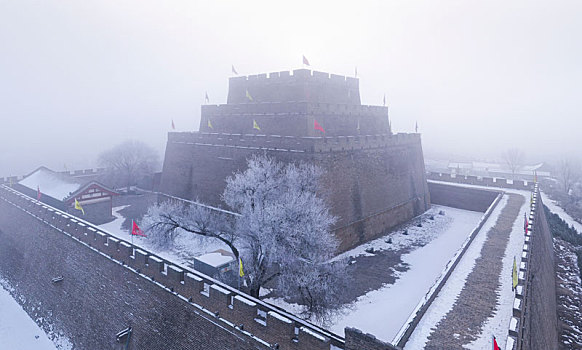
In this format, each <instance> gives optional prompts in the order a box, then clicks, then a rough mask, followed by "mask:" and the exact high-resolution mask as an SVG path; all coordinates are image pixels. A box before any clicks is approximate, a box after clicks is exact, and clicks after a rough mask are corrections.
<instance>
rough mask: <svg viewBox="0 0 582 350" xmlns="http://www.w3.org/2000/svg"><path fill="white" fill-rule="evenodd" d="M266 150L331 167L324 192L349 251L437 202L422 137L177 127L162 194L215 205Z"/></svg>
mask: <svg viewBox="0 0 582 350" xmlns="http://www.w3.org/2000/svg"><path fill="white" fill-rule="evenodd" d="M253 154H267V155H270V156H273V157H275V158H276V159H278V160H280V161H283V162H297V161H304V162H310V163H314V164H317V165H319V166H321V167H322V168H323V169H324V170H325V175H324V177H323V188H324V190H323V192H322V193H321V195H322V196H323V198H324V199H325V200H326V201H327V203H328V205H330V207H331V213H332V214H333V215H335V216H337V217H338V219H339V220H338V222H337V223H336V225H335V226H334V230H335V233H336V235H337V236H338V237H339V238H340V240H341V246H340V250H341V251H344V250H347V249H349V248H351V247H354V246H356V245H358V244H361V243H363V242H366V241H368V240H370V239H372V238H376V237H378V236H380V235H381V234H383V233H386V232H387V230H388V229H390V228H391V227H394V226H395V225H398V224H400V223H402V222H405V221H406V220H409V219H410V218H412V217H414V216H416V215H419V214H421V213H423V212H424V211H425V210H426V209H428V208H429V207H430V196H429V193H428V187H427V185H426V178H425V171H424V161H423V157H422V147H421V144H420V137H419V135H416V134H413V135H405V134H398V135H392V136H391V135H365V136H355V137H329V138H327V137H326V138H312V137H284V136H276V135H275V136H273V135H271V136H265V135H233V134H208V133H170V134H169V138H168V144H167V147H166V155H165V159H164V169H163V173H162V181H161V186H160V192H163V193H166V194H169V195H172V196H177V197H182V198H185V199H197V200H199V201H201V202H203V203H207V204H209V205H212V206H217V207H220V206H223V203H222V202H221V200H220V194H222V192H223V190H224V187H225V185H226V182H225V179H226V178H227V177H229V176H232V174H233V173H235V172H237V171H244V169H246V159H247V158H249V157H251V156H252V155H253Z"/></svg>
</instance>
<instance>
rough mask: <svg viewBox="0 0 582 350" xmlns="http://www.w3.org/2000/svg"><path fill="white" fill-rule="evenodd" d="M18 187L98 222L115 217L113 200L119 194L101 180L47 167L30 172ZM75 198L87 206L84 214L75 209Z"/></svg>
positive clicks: (29, 193)
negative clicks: (78, 176) (86, 178)
mask: <svg viewBox="0 0 582 350" xmlns="http://www.w3.org/2000/svg"><path fill="white" fill-rule="evenodd" d="M14 189H16V190H18V191H20V192H22V193H24V194H26V195H28V196H31V197H33V198H37V199H39V200H40V201H41V202H43V203H45V204H47V205H50V206H53V207H55V208H57V209H60V210H64V211H67V212H68V213H70V214H71V215H74V216H78V217H80V218H82V219H83V220H87V221H89V222H91V223H94V224H102V223H105V222H108V221H110V220H111V219H112V218H113V215H112V206H113V203H112V200H113V196H116V195H118V193H117V192H115V191H114V190H113V189H110V188H109V187H107V186H105V185H103V184H101V183H99V182H97V181H92V180H83V179H82V178H76V177H73V176H70V175H67V174H62V173H57V172H55V171H52V170H50V169H48V168H46V167H40V168H38V169H36V170H35V171H33V172H32V173H30V174H28V175H26V176H25V177H24V178H23V179H22V180H20V181H19V182H18V183H16V184H14ZM75 200H77V201H78V202H79V204H80V205H81V207H82V208H83V211H84V212H85V213H84V214H83V212H82V211H81V210H79V209H75Z"/></svg>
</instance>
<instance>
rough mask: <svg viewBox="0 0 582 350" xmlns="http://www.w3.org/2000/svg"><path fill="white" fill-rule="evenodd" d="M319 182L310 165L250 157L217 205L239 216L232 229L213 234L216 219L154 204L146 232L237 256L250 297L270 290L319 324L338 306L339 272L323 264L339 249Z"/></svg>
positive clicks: (341, 267)
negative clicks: (182, 235)
mask: <svg viewBox="0 0 582 350" xmlns="http://www.w3.org/2000/svg"><path fill="white" fill-rule="evenodd" d="M322 174H323V173H322V170H321V169H320V168H318V167H316V166H314V165H309V164H303V163H302V164H288V165H283V164H281V163H278V162H276V161H275V160H273V159H271V158H268V157H266V156H254V157H252V158H250V159H249V160H248V169H247V170H245V171H244V172H238V173H236V174H234V175H233V176H232V177H230V178H228V179H227V181H226V182H227V185H226V188H225V190H224V193H223V195H222V199H223V201H224V202H225V203H226V204H227V205H228V206H229V207H230V208H232V210H234V211H235V212H237V213H239V214H240V216H235V217H234V225H233V226H228V225H227V226H224V225H223V226H221V227H218V225H217V224H215V223H214V224H213V223H212V221H213V219H216V217H214V218H213V217H212V216H209V215H208V212H206V213H204V212H203V213H202V214H201V212H200V209H195V208H194V207H193V206H191V207H190V208H189V209H180V208H177V207H175V204H161V205H159V206H157V207H155V208H154V209H151V210H150V212H148V214H147V215H146V220H147V222H148V224H147V226H145V227H147V229H148V230H149V231H150V235H154V236H160V235H161V237H162V239H163V240H166V241H168V240H171V239H172V238H173V236H172V235H173V233H172V232H175V230H176V229H183V230H185V231H187V232H191V233H194V234H199V235H204V236H209V237H216V238H217V239H220V240H222V241H223V242H225V243H227V244H228V245H229V246H230V247H231V249H232V250H233V253H234V254H235V256H237V257H239V255H240V258H241V259H242V261H243V266H244V274H245V281H246V284H247V287H248V291H249V294H251V295H252V296H254V297H259V293H260V290H261V288H262V287H264V286H265V285H266V284H267V283H272V284H273V285H274V286H275V287H276V289H277V292H278V293H279V294H281V295H283V296H286V297H291V298H293V299H297V298H299V299H300V302H301V303H302V304H304V305H306V306H307V310H306V311H307V313H308V314H309V316H315V317H316V318H318V319H324V318H325V317H326V315H328V312H329V310H331V309H333V308H334V307H336V306H337V305H338V303H339V302H338V300H339V298H338V295H339V293H340V292H341V290H342V287H343V286H344V284H343V283H344V281H345V274H344V268H345V264H344V263H343V262H338V263H330V262H329V261H330V259H331V258H332V257H333V255H334V253H335V251H336V249H337V247H338V242H337V239H336V238H335V236H333V234H332V233H331V231H330V228H331V225H333V223H334V222H335V220H336V219H335V217H333V216H332V215H331V214H330V213H329V210H328V208H327V206H326V204H325V202H324V201H323V199H321V198H320V197H319V196H318V193H320V188H319V183H320V178H321V176H322ZM201 217H202V218H203V219H204V220H201V219H200V218H201Z"/></svg>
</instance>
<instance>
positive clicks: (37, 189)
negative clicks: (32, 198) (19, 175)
mask: <svg viewBox="0 0 582 350" xmlns="http://www.w3.org/2000/svg"><path fill="white" fill-rule="evenodd" d="M40 197H42V193H40V186H38V185H37V186H36V200H37V201H39V200H40Z"/></svg>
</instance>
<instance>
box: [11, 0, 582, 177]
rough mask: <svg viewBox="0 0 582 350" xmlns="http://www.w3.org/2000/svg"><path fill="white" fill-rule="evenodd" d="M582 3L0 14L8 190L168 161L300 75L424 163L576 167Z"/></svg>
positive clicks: (229, 6) (132, 2) (153, 4)
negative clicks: (208, 120)
mask: <svg viewBox="0 0 582 350" xmlns="http://www.w3.org/2000/svg"><path fill="white" fill-rule="evenodd" d="M581 10H582V3H580V2H579V1H509V2H508V1H500V0H492V1H486V2H473V1H471V2H469V1H453V0H446V1H438V2H435V1H430V0H426V1H424V0H422V1H421V0H412V1H402V0H391V1H359V2H357V3H355V2H345V3H340V2H337V1H329V2H323V1H322V2H313V1H293V2H287V3H282V2H275V1H214V2H213V1H172V2H160V1H151V0H147V1H145V0H139V1H138V0H126V1H101V0H99V1H97V0H91V1H81V2H80V1H73V0H69V1H28V0H12V1H1V2H0V122H1V128H0V148H1V149H2V151H1V152H0V177H2V176H8V175H22V174H25V173H27V172H29V171H31V170H33V169H34V168H36V167H37V166H39V165H46V166H48V167H50V168H52V169H54V170H64V169H65V168H66V169H69V170H71V169H79V168H85V167H92V166H95V165H96V160H97V157H98V154H99V153H100V152H102V151H104V150H105V149H108V148H110V147H111V146H113V145H114V144H116V143H120V142H122V141H124V140H126V139H128V138H133V139H139V140H142V141H144V142H146V143H148V144H149V145H151V146H152V147H154V148H155V149H156V150H158V151H159V154H160V159H163V151H164V148H165V140H166V137H167V134H166V133H167V132H168V131H170V130H171V123H172V120H173V121H174V123H175V125H176V129H177V130H178V131H192V130H197V129H198V124H199V118H200V105H201V104H203V103H204V96H205V93H206V92H207V93H208V96H209V99H210V103H213V104H219V103H225V102H226V94H227V84H228V77H230V76H232V75H233V74H232V72H231V66H232V65H234V66H235V67H236V70H237V71H238V73H239V74H240V75H248V74H257V73H268V72H272V71H282V70H292V69H298V68H301V67H302V56H303V55H305V56H306V57H307V58H308V59H309V61H310V63H311V67H310V68H311V69H313V70H320V71H325V72H330V73H335V74H341V75H349V76H354V74H355V69H356V67H357V74H358V78H359V79H360V90H361V96H362V103H363V104H371V105H382V103H383V101H382V100H383V96H384V95H386V100H387V105H388V106H389V114H390V118H391V121H392V126H393V130H394V131H395V132H412V131H413V130H414V125H415V123H416V122H418V126H419V132H420V133H422V139H423V148H424V152H425V156H426V157H433V158H447V157H450V158H455V157H456V158H461V157H470V158H473V159H481V160H494V159H496V158H497V159H498V158H500V157H501V153H502V152H503V151H505V150H507V149H508V148H512V147H517V148H520V149H522V150H523V151H524V153H525V155H526V159H527V161H528V162H534V161H535V162H537V161H544V160H545V161H548V160H552V159H559V158H561V157H563V156H565V155H570V156H576V155H577V152H578V151H577V147H576V146H577V141H578V139H579V136H580V126H582V125H581V122H580V119H579V117H578V114H579V113H580V112H579V111H580V110H581V109H582V108H581V107H582V106H581V104H582V102H581V101H582V99H580V95H581V93H582V87H581V84H582V83H581V82H582V68H581V66H580V62H581V61H582V45H581V44H582V37H581V36H580V33H581V32H582V22H581V21H580V20H579V18H580V15H581V13H582V11H581Z"/></svg>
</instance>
